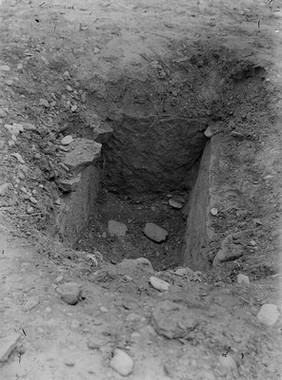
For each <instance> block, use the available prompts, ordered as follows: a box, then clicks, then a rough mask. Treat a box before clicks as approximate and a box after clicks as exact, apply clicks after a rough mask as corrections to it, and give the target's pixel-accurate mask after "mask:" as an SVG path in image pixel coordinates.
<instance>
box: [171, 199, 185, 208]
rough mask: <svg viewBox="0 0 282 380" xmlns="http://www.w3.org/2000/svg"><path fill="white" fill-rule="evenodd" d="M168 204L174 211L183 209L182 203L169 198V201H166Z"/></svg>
mask: <svg viewBox="0 0 282 380" xmlns="http://www.w3.org/2000/svg"><path fill="white" fill-rule="evenodd" d="M168 204H169V205H170V206H171V207H173V208H176V209H181V208H182V207H183V203H182V202H179V201H177V200H175V199H173V198H170V200H169V201H168Z"/></svg>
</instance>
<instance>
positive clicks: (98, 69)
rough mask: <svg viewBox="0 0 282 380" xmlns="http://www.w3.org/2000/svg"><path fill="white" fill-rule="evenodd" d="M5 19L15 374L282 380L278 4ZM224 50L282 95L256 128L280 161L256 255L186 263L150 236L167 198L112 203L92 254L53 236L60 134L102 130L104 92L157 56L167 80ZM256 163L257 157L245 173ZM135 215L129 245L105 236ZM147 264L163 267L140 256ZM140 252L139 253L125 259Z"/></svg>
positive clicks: (63, 8) (47, 8)
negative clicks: (259, 71)
mask: <svg viewBox="0 0 282 380" xmlns="http://www.w3.org/2000/svg"><path fill="white" fill-rule="evenodd" d="M0 17H1V23H0V30H1V42H0V48H1V55H0V75H1V76H0V86H1V99H0V121H1V123H0V146H1V151H0V155H1V163H2V165H1V168H0V174H1V183H0V212H1V237H0V239H1V240H0V241H1V245H0V248H1V251H0V252H1V254H0V256H1V257H0V260H1V266H0V273H1V301H0V313H1V321H2V323H1V328H0V338H1V344H0V361H1V367H0V377H1V378H3V379H31V380H33V379H34V380H35V379H39V378H40V379H46V380H49V379H55V380H57V379H63V380H67V379H101V380H104V379H121V378H122V376H128V378H130V379H140V380H141V379H142V380H143V379H148V380H149V379H159V380H162V379H182V380H186V379H199V380H200V379H203V380H205V379H211V380H212V379H221V378H222V379H226V378H227V379H233V378H237V379H279V378H281V377H280V376H281V373H282V371H281V332H282V329H281V327H282V326H281V318H280V313H281V307H282V303H281V297H280V295H281V294H280V286H279V281H280V277H281V276H280V274H281V269H280V267H279V260H278V252H279V249H280V242H279V238H280V233H281V227H280V224H279V221H280V212H281V206H280V192H281V183H280V174H281V169H280V168H281V160H280V159H281V157H280V150H279V148H280V141H281V140H280V137H281V130H280V125H281V123H280V121H281V114H280V112H281V111H280V110H281V96H280V93H279V91H280V89H281V63H280V62H281V50H280V45H279V44H280V42H279V38H280V34H281V25H280V18H281V13H280V12H279V3H278V2H275V1H273V2H271V3H268V2H263V1H260V2H256V3H254V2H253V1H240V2H236V4H233V3H232V2H231V1H224V2H221V1H198V2H196V1H195V2H194V1H191V2H189V4H187V2H186V1H173V0H172V1H170V2H167V1H153V2H152V1H145V0H144V1H135V0H134V1H133V0H132V1H130V2H128V1H127V2H126V1H121V0H119V1H110V0H109V1H96V0H95V1H73V2H71V3H69V2H67V1H63V0H57V1H55V0H54V1H50V2H48V3H47V2H44V1H16V0H14V1H9V2H8V1H2V2H1V3H0ZM209 44H210V45H212V46H213V47H214V46H215V45H216V46H219V45H220V46H221V47H222V48H228V47H229V48H230V46H232V48H233V49H234V50H236V49H237V53H238V56H240V57H245V56H248V55H250V56H252V59H253V60H255V61H257V62H258V63H259V64H260V65H264V66H265V68H266V72H267V75H266V77H265V80H266V81H267V82H266V83H267V84H268V86H269V87H268V90H269V94H271V96H272V98H271V104H272V112H271V114H270V115H269V118H271V121H272V123H270V125H268V126H267V127H266V126H265V128H266V129H263V128H264V125H263V123H264V122H265V119H263V123H262V124H259V125H258V127H257V130H255V129H254V125H253V124H251V123H250V125H251V129H250V131H249V134H250V136H249V137H250V139H249V140H248V141H246V142H244V143H245V144H246V152H247V146H248V144H251V143H252V137H255V136H254V135H255V134H259V131H261V130H263V131H267V132H262V135H264V139H265V141H264V143H265V149H263V145H262V146H261V149H260V151H259V152H256V154H257V157H259V160H260V162H264V161H265V162H268V163H269V162H271V159H270V158H272V165H271V167H269V170H268V171H267V172H265V173H263V175H264V177H263V184H261V183H260V186H261V194H262V195H263V197H264V198H263V199H264V202H263V205H262V209H263V214H262V215H261V217H260V218H259V219H258V220H256V222H255V223H256V225H255V228H256V230H255V233H256V239H255V240H254V239H250V238H249V236H247V237H243V238H242V239H245V240H246V239H247V240H246V241H245V242H244V243H246V246H248V249H247V251H246V252H248V255H246V256H245V258H244V260H243V261H240V260H238V261H237V260H236V261H235V262H234V261H233V262H231V263H227V264H225V265H223V266H220V267H219V268H218V269H214V270H212V271H210V272H209V273H206V274H205V273H200V272H192V271H190V270H189V269H179V268H178V269H177V263H176V262H174V260H171V258H167V250H166V249H165V248H164V250H159V248H156V246H155V245H154V243H152V242H150V241H148V240H145V239H146V238H145V237H144V236H143V235H142V233H141V225H142V226H143V224H144V223H145V222H146V221H153V222H156V223H159V224H161V222H162V221H163V216H162V208H167V207H168V206H167V200H166V198H165V197H166V195H165V196H164V198H161V197H159V198H156V199H153V200H152V199H145V200H144V201H142V202H141V201H140V200H138V202H135V203H134V202H133V201H132V202H129V199H125V198H120V197H117V196H116V195H113V194H109V195H108V197H107V196H106V198H105V197H104V196H103V198H102V207H101V208H100V211H99V212H100V214H99V218H100V219H98V221H99V224H95V228H96V230H95V229H94V230H91V227H89V231H87V237H88V238H89V237H90V241H89V240H87V241H86V240H83V241H81V242H80V244H81V245H80V246H78V247H79V249H80V250H78V251H74V250H71V249H68V248H64V247H63V246H62V245H61V244H60V243H58V242H57V243H56V242H54V241H52V239H50V238H49V237H48V235H47V234H46V231H47V230H48V229H47V226H48V225H49V226H50V224H52V222H53V215H54V213H55V212H56V211H57V210H58V209H59V207H60V200H59V197H60V191H59V189H58V187H57V185H56V182H57V179H58V178H59V179H62V178H63V179H64V178H65V177H67V169H66V167H65V166H64V165H62V154H63V153H64V152H65V148H64V147H65V145H63V144H61V140H62V138H63V137H64V136H66V135H68V134H72V135H73V136H74V137H75V138H79V137H82V136H84V137H87V133H89V134H90V133H91V128H88V129H87V128H85V127H84V126H85V125H89V126H91V124H92V123H93V122H94V121H95V120H96V118H98V116H97V115H96V118H95V111H96V112H97V110H98V109H99V113H100V114H101V115H103V112H104V114H106V110H104V109H103V102H104V101H103V99H104V98H103V96H104V95H105V93H106V92H107V91H108V89H107V90H106V89H105V83H106V82H107V81H110V80H111V81H112V82H114V81H115V80H116V78H119V77H120V74H121V73H123V72H124V71H126V73H127V75H128V76H131V79H132V80H134V79H137V78H138V79H139V78H140V77H146V76H147V73H148V70H149V67H151V66H150V62H151V61H154V62H156V61H157V62H158V66H157V67H156V71H157V75H158V76H160V77H164V76H165V75H167V70H168V68H167V67H166V61H165V60H164V58H163V57H170V59H171V55H172V54H177V52H178V51H180V52H181V54H183V51H186V52H187V51H189V50H191V49H194V50H195V53H197V56H199V54H200V53H201V51H202V50H201V49H203V46H204V48H205V49H206V48H207V46H209ZM176 58H179V56H176ZM201 64H202V63H201V62H199V65H200V66H201ZM90 78H95V81H92V80H90ZM112 82H111V83H112ZM93 83H95V86H94V85H93ZM113 87H114V86H113ZM121 90H122V88H119V89H118V91H121ZM110 95H111V96H112V99H114V95H115V91H114V89H112V90H111V92H110ZM171 96H172V97H173V96H174V97H175V95H173V94H172V95H171ZM99 99H100V100H99ZM258 101H259V102H261V98H260V97H259V96H258ZM111 112H112V113H113V114H115V112H116V110H115V107H114V101H113V109H111ZM244 112H245V111H244V107H243V105H242V110H241V113H242V115H241V116H242V118H244ZM93 115H94V116H93ZM241 132H242V131H241ZM244 132H246V131H244ZM262 135H260V137H261V136H262ZM241 137H242V136H240V135H237V138H239V139H240V138H241ZM269 147H271V148H269ZM251 162H252V157H247V153H246V156H245V157H244V159H242V165H247V164H248V165H250V164H251ZM248 167H249V166H248ZM254 172H255V170H254ZM135 201H136V200H135ZM122 206H124V207H123V208H122ZM152 207H153V209H152ZM121 208H122V209H123V212H124V218H125V219H126V222H127V223H128V226H129V230H130V235H129V238H128V239H129V240H123V239H119V238H109V237H108V236H106V237H103V233H104V232H105V230H106V226H107V222H108V220H110V219H115V218H116V219H118V215H120V214H121ZM124 210H125V211H124ZM158 210H160V211H158ZM168 210H169V212H171V216H172V219H171V223H172V225H175V224H177V223H179V225H181V223H182V220H183V218H182V216H181V217H180V218H179V214H174V213H175V212H178V211H176V210H173V209H171V208H168ZM141 211H142V212H141ZM156 211H157V212H156ZM151 212H152V213H154V220H152V219H153V218H151V219H150V220H149V216H150V213H151ZM174 215H177V217H176V219H173V218H174ZM180 215H181V214H180ZM238 218H245V219H248V218H250V216H248V215H245V216H243V215H239V216H238ZM128 220H130V221H131V222H128ZM164 227H166V226H164ZM167 228H169V226H167ZM97 229H99V231H97ZM139 230H140V234H139ZM93 231H94V235H91V234H93ZM178 232H179V229H178ZM97 233H98V234H97ZM99 234H100V236H101V237H100V236H99ZM91 236H94V238H93V239H92V238H91ZM137 238H140V241H138V243H136V239H137ZM91 239H92V240H91ZM143 239H144V240H143ZM177 241H178V235H175V241H172V245H171V246H168V250H169V252H171V250H173V249H174V248H175V247H177ZM90 246H92V247H90ZM158 247H159V246H158ZM90 248H91V249H90ZM85 251H87V252H85ZM97 251H100V252H102V253H103V255H104V257H105V259H107V262H106V261H105V259H103V258H102V256H101V255H99V254H98V253H97ZM112 251H114V253H115V254H114V255H112V254H111V252H112ZM130 251H132V255H130ZM175 251H176V252H177V251H178V250H177V249H175ZM152 252H154V253H155V254H154V255H153V254H152ZM158 254H159V259H160V260H156V257H157V255H158ZM143 256H146V257H147V259H149V260H151V262H152V263H153V265H154V269H153V268H152V266H151V264H150V261H148V260H146V259H137V260H136V258H138V257H143ZM129 257H134V259H135V260H124V261H121V260H122V259H128V258H129ZM109 261H110V263H109ZM120 261H121V262H120ZM115 264H117V265H115ZM167 267H172V268H173V269H171V270H167V271H161V270H164V269H166V268H167ZM157 270H160V272H157ZM238 274H244V275H247V276H248V279H249V280H250V283H248V281H247V280H248V279H247V278H246V277H242V276H241V277H239V279H240V281H243V282H241V283H238V277H237V275H238ZM265 304H267V305H268V304H270V305H272V306H263V305H265Z"/></svg>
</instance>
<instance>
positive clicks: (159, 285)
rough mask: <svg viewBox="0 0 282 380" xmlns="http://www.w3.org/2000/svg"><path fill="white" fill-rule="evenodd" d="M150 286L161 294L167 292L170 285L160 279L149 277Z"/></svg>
mask: <svg viewBox="0 0 282 380" xmlns="http://www.w3.org/2000/svg"><path fill="white" fill-rule="evenodd" d="M149 282H150V284H151V285H152V287H153V288H154V289H157V290H160V291H162V292H164V291H167V290H169V288H170V284H169V283H168V282H166V281H164V280H161V279H160V278H157V277H154V276H151V277H150V280H149Z"/></svg>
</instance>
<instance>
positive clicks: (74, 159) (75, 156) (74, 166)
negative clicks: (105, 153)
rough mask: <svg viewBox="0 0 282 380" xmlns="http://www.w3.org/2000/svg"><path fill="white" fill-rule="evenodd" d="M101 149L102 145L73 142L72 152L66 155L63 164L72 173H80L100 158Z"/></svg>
mask: <svg viewBox="0 0 282 380" xmlns="http://www.w3.org/2000/svg"><path fill="white" fill-rule="evenodd" d="M101 148H102V144H99V143H97V142H95V141H92V140H87V139H81V140H75V141H74V142H73V150H72V151H70V152H67V153H66V155H65V157H64V159H63V164H65V165H66V166H67V167H68V168H69V169H71V170H73V171H80V170H82V169H84V168H86V167H87V166H89V165H91V164H92V163H93V161H94V160H95V159H97V158H99V157H100V153H101Z"/></svg>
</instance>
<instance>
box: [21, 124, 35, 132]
mask: <svg viewBox="0 0 282 380" xmlns="http://www.w3.org/2000/svg"><path fill="white" fill-rule="evenodd" d="M22 125H23V128H24V130H25V131H36V129H37V128H36V126H35V125H34V124H31V123H22Z"/></svg>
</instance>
